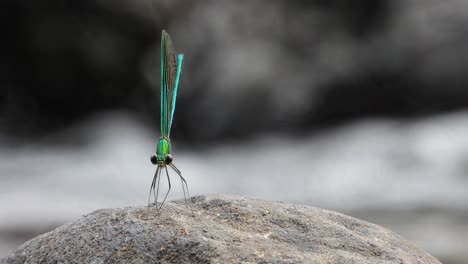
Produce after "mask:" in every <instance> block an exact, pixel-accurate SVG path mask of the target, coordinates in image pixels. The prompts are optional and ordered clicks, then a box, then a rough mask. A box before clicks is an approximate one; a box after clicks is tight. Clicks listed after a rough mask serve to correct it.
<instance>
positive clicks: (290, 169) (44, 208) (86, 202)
mask: <svg viewBox="0 0 468 264" xmlns="http://www.w3.org/2000/svg"><path fill="white" fill-rule="evenodd" d="M175 129H177V128H175ZM157 134H158V133H157V131H151V129H149V128H148V127H146V126H145V125H144V123H143V122H139V121H138V120H137V119H135V118H134V117H133V116H131V115H129V114H126V113H107V114H101V115H99V116H95V117H93V118H92V119H89V120H87V121H83V122H82V123H81V124H78V125H76V126H75V127H73V128H70V129H69V130H67V131H62V132H60V133H58V134H55V135H53V136H50V137H48V138H44V139H42V140H41V141H40V142H35V143H31V142H28V143H22V142H15V141H10V140H9V139H7V138H2V139H1V141H0V146H2V147H1V148H0V208H1V210H0V256H4V255H6V254H8V253H9V252H10V251H11V250H13V249H14V248H16V247H17V246H18V245H19V244H21V243H22V242H24V241H25V240H27V239H29V238H30V237H32V236H35V235H37V234H39V233H42V232H45V231H48V230H50V229H51V228H53V227H55V226H58V225H60V224H63V223H64V222H67V221H71V220H72V219H75V218H77V217H80V216H81V215H83V214H86V213H89V212H90V211H93V210H96V209H99V208H103V207H121V206H127V205H143V204H146V202H147V198H148V190H149V185H150V183H151V180H152V176H153V173H154V170H155V168H154V166H153V165H152V164H151V163H150V161H149V157H150V155H151V154H152V153H153V152H154V150H155V144H156V141H157V136H158V135H157ZM467 134H468V112H459V113H453V114H449V115H443V116H438V117H432V118H429V119H424V120H418V121H413V122H402V121H392V120H367V121H360V122H355V123H351V124H349V125H345V126H342V127H340V128H337V129H333V130H328V131H323V132H321V133H319V134H314V135H312V134H311V135H308V136H301V137H298V136H292V135H289V136H285V135H265V136H263V137H262V138H259V139H257V140H251V141H247V142H245V143H241V144H239V143H238V142H235V143H231V144H228V143H226V144H224V145H216V146H214V147H213V148H208V149H197V148H188V147H187V146H183V143H182V142H183V139H178V138H174V139H173V141H174V146H173V148H174V158H175V160H174V162H175V163H176V164H177V166H178V167H179V168H180V169H181V170H182V172H183V173H184V176H185V177H186V179H187V181H188V183H189V187H190V191H191V194H192V195H197V194H208V193H225V194H239V195H246V196H253V197H259V198H263V199H269V200H279V201H288V202H296V203H306V204H309V205H313V206H318V207H322V208H327V209H331V210H337V211H340V212H344V213H347V214H350V215H352V216H355V217H358V218H362V219H365V220H369V221H371V222H374V223H376V224H380V225H383V226H386V227H388V228H390V229H392V230H394V231H396V232H397V233H399V234H401V235H403V236H404V237H406V238H408V239H410V240H412V241H414V242H415V243H416V244H417V245H419V246H420V247H421V248H423V249H425V250H426V251H428V252H429V253H431V254H433V255H434V256H436V257H439V258H441V259H442V260H443V261H444V263H463V261H464V259H468V253H467V251H466V245H467V244H468V207H467V204H468V199H467V198H468V192H467V191H466V189H467V187H468V177H467V173H466V171H467V170H468V166H467V165H466V164H468V137H467V136H466V135H467ZM180 144H182V145H180ZM208 144H209V142H208ZM172 179H173V183H174V184H173V190H172V192H171V196H170V198H171V199H174V198H180V197H182V189H181V187H180V184H179V182H178V179H177V178H176V177H173V178H172ZM162 182H164V181H162ZM163 188H166V187H165V186H163Z"/></svg>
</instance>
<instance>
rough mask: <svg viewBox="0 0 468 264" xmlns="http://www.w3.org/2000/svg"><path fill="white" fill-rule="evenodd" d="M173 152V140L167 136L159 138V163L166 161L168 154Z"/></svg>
mask: <svg viewBox="0 0 468 264" xmlns="http://www.w3.org/2000/svg"><path fill="white" fill-rule="evenodd" d="M170 153H171V142H170V141H169V140H168V139H166V138H161V139H159V142H158V147H157V148H156V155H157V157H158V162H159V163H164V160H165V158H166V155H167V154H170Z"/></svg>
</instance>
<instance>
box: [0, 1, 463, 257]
mask: <svg viewBox="0 0 468 264" xmlns="http://www.w3.org/2000/svg"><path fill="white" fill-rule="evenodd" d="M0 25H1V27H2V31H1V32H2V34H1V41H0V258H1V257H3V256H6V255H7V254H8V253H9V252H11V250H13V249H15V248H16V247H18V246H19V245H20V244H21V243H23V242H25V241H27V240H28V239H30V238H32V237H34V236H36V235H38V234H41V233H43V232H47V231H50V230H52V229H53V228H55V227H57V226H59V225H62V224H64V223H66V222H68V221H71V220H73V219H76V218H77V217H80V216H81V215H83V214H86V213H89V212H91V211H93V210H96V209H99V208H103V207H122V206H130V205H145V204H146V202H147V198H148V191H149V186H150V184H151V180H152V177H153V173H154V170H155V168H154V166H153V165H152V164H151V163H150V161H149V157H150V155H151V154H153V153H154V152H155V148H156V144H157V140H158V136H159V77H160V76H159V74H160V72H159V66H160V65H159V63H160V60H159V59H160V55H159V51H160V50H159V48H160V46H159V45H160V35H161V30H162V29H166V30H168V32H169V33H170V34H171V36H172V39H173V41H174V43H175V46H176V49H177V50H178V51H179V52H182V53H185V61H184V66H183V72H182V79H181V84H180V89H179V97H178V100H177V108H176V111H175V120H174V124H173V129H172V134H171V136H172V141H173V153H174V159H175V163H176V164H177V166H178V167H179V168H180V169H181V170H182V172H183V174H184V175H185V177H186V179H187V180H188V183H189V187H190V191H191V194H192V195H200V194H209V193H219V194H236V195H244V196H250V197H257V198H262V199H268V200H276V201H285V202H292V203H301V204H307V205H311V206H318V207H322V208H326V209H330V210H335V211H339V212H342V213H346V214H349V215H351V216H354V217H357V218H360V219H364V220H367V221H370V222H373V223H376V224H379V225H382V226H384V227H387V228H390V229H392V230H393V231H395V232H397V233H398V234H400V235H402V236H404V237H406V238H408V239H409V240H412V241H414V242H415V243H416V244H417V245H418V246H419V247H421V248H422V249H424V250H426V251H428V252H429V253H430V254H432V255H434V256H435V257H437V258H439V259H440V260H441V261H442V262H443V263H448V264H454V263H456V264H458V263H468V251H467V249H468V246H467V245H468V191H467V188H468V175H467V173H468V136H467V135H468V108H467V107H468V89H467V88H466V86H467V85H468V72H467V69H468V32H467V31H468V30H467V29H468V2H467V1H465V0H447V1H443V2H441V1H436V0H424V1H422V0H357V1H342V0H331V1H330V0H328V1H322V0H315V1H287V2H286V1H267V0H258V1H220V0H216V1H215V0H212V1H189V0H176V1H174V0H172V1H169V0H140V1H131V0H112V1H111V0H94V1H88V0H85V1H74V2H71V1H60V0H46V1H40V3H39V2H37V1H10V0H7V1H1V3H0ZM173 181H174V182H175V183H178V182H177V181H178V179H177V178H175V177H174V178H173ZM173 186H174V187H173V189H172V192H171V195H170V199H177V198H181V197H183V195H182V188H181V187H180V185H179V184H174V185H173ZM162 188H165V186H163V187H162Z"/></svg>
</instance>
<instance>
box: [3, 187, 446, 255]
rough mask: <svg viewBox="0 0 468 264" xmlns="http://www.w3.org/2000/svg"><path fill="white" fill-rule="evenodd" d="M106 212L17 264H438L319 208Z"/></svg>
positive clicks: (172, 205) (175, 206) (229, 204)
mask: <svg viewBox="0 0 468 264" xmlns="http://www.w3.org/2000/svg"><path fill="white" fill-rule="evenodd" d="M192 201H193V204H192V209H193V213H192V210H189V209H187V208H186V206H185V204H184V201H174V202H169V203H167V204H165V205H164V207H163V209H162V211H161V212H160V214H158V213H157V210H156V208H155V207H154V206H151V207H146V206H139V207H126V208H115V209H103V210H98V211H96V212H93V213H91V214H88V215H86V216H84V217H83V218H81V219H78V220H76V221H74V222H72V223H69V224H66V225H64V226H62V227H59V228H57V229H55V230H53V231H51V232H49V233H46V234H43V235H40V236H38V237H36V238H34V239H32V240H30V241H28V242H26V243H25V244H23V245H22V246H21V247H19V248H18V249H17V250H16V251H14V252H13V253H12V254H11V255H10V256H9V257H8V258H7V259H6V260H4V262H6V263H11V264H17V263H94V264H98V263H360V264H361V263H362V264H364V263H440V262H439V261H438V260H437V259H435V258H434V257H432V256H430V255H429V254H427V253H425V252H424V251H422V250H420V249H418V248H417V247H416V246H415V245H413V244H412V243H411V242H409V241H407V240H405V239H404V238H402V237H400V236H398V235H397V234H395V233H393V232H392V231H390V230H388V229H385V228H382V227H380V226H377V225H374V224H370V223H367V222H364V221H361V220H358V219H355V218H352V217H349V216H346V215H343V214H339V213H336V212H331V211H327V210H323V209H319V208H314V207H308V206H302V205H295V204H284V203H278V202H270V201H262V200H256V199H250V198H243V197H233V196H224V195H223V196H220V195H212V196H198V197H195V198H192Z"/></svg>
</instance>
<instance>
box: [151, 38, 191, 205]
mask: <svg viewBox="0 0 468 264" xmlns="http://www.w3.org/2000/svg"><path fill="white" fill-rule="evenodd" d="M183 60H184V55H183V54H177V53H176V52H175V50H174V46H173V44H172V40H171V37H170V36H169V34H168V33H167V32H166V31H165V30H163V31H162V36H161V87H160V89H161V113H160V121H161V124H160V128H161V136H160V137H159V141H158V145H157V147H156V154H153V155H152V156H151V163H152V164H154V165H156V166H157V167H156V172H155V173H154V176H153V181H152V183H151V187H150V193H149V198H148V206H149V205H150V204H151V193H153V195H154V200H155V205H156V208H157V210H158V212H159V211H160V210H161V208H162V206H163V205H164V202H165V201H166V198H167V196H168V195H169V192H170V191H171V179H170V177H169V170H168V167H169V168H171V169H172V170H173V171H174V172H175V173H176V174H177V175H178V176H179V178H180V180H181V183H182V190H183V192H184V199H185V204H186V205H187V196H186V191H185V189H187V195H188V197H189V200H190V193H189V190H188V184H187V181H186V180H185V178H184V177H182V173H181V172H180V170H179V169H178V168H177V167H176V166H175V164H174V162H173V157H172V154H171V153H172V147H171V138H170V135H171V127H172V123H173V122H172V121H173V119H174V110H175V107H176V99H177V89H178V88H179V80H180V75H181V72H182V62H183ZM163 170H164V171H165V174H166V177H167V182H168V186H169V188H168V190H167V192H166V195H165V196H164V199H163V201H162V203H161V204H160V205H159V206H158V197H159V183H160V181H161V177H162V172H163ZM187 207H188V205H187Z"/></svg>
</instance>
